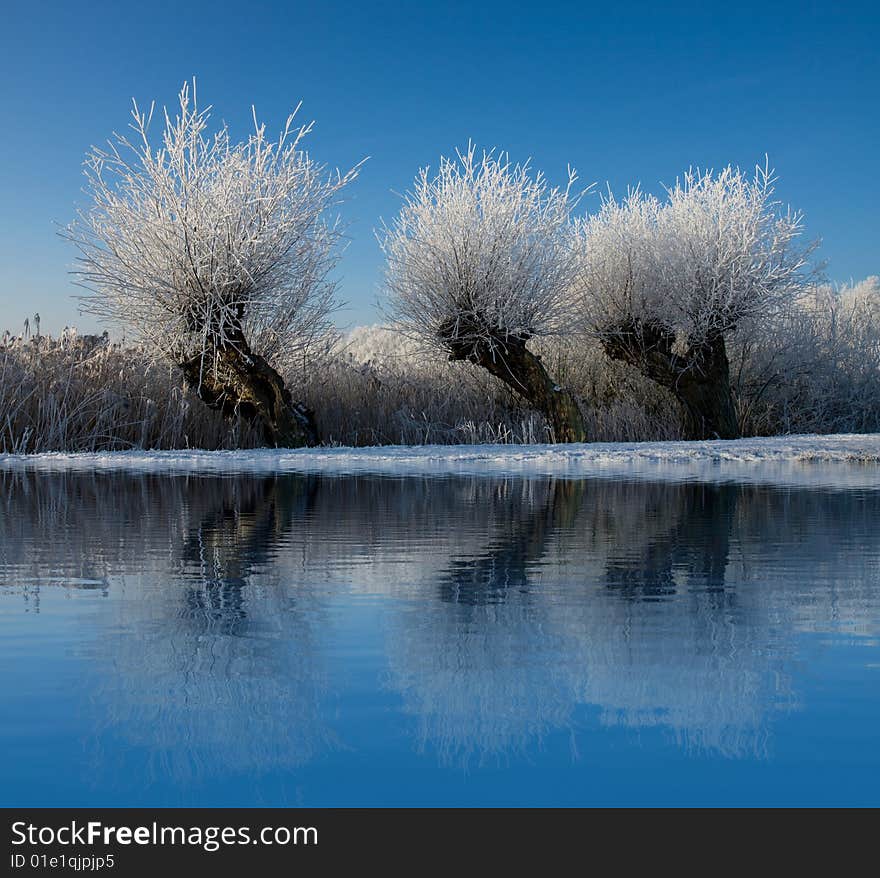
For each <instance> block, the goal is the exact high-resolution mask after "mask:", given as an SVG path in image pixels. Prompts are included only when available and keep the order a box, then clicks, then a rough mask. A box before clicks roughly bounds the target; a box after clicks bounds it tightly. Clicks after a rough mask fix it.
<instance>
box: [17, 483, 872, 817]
mask: <svg viewBox="0 0 880 878" xmlns="http://www.w3.org/2000/svg"><path fill="white" fill-rule="evenodd" d="M0 481H2V483H3V484H2V488H3V492H2V496H3V500H2V518H0V638H2V639H0V658H2V661H3V664H4V666H5V667H7V668H12V669H13V672H12V673H7V674H5V675H4V678H3V679H4V683H3V684H2V693H0V694H2V698H3V703H4V705H5V707H4V715H5V721H4V724H3V728H2V733H0V743H2V745H3V751H2V752H3V754H4V755H3V757H2V759H3V774H2V781H3V783H2V788H3V789H4V791H5V798H6V800H7V803H10V804H11V803H15V804H20V803H23V802H33V803H40V804H88V803H95V804H100V803H107V804H122V803H130V804H184V805H185V804H234V803H238V804H284V803H292V804H296V803H303V804H380V803H384V804H415V803H419V804H434V803H436V804H450V803H455V804H490V803H495V804H529V803H536V804H553V803H556V802H558V803H560V804H572V803H601V802H616V801H623V802H627V801H629V802H633V803H636V802H664V801H668V802H679V801H681V802H709V801H717V802H725V801H730V802H736V801H749V802H756V803H761V802H783V801H788V802H794V803H796V802H797V801H812V802H826V801H827V802H849V801H859V802H863V801H865V802H866V801H872V802H874V803H875V804H876V803H877V798H876V792H875V790H876V788H877V782H878V781H880V770H878V755H877V753H876V748H875V746H874V742H875V741H876V739H877V735H878V732H880V705H878V695H880V667H878V665H880V652H878V649H877V647H878V644H880V577H878V570H880V566H878V561H880V544H878V540H877V538H876V534H877V533H878V525H880V491H877V490H871V489H868V488H865V487H859V488H852V487H850V488H848V489H846V490H834V489H831V488H828V487H825V488H821V489H819V488H801V487H793V486H789V487H784V488H774V487H772V486H769V485H747V484H725V485H709V484H700V483H675V482H672V481H663V482H648V481H641V482H634V481H625V480H598V479H594V480H583V481H578V480H556V479H552V478H535V479H517V478H479V477H469V476H450V477H446V478H417V477H409V478H405V479H394V478H388V477H379V476H358V477H345V478H329V477H322V476H297V475H288V476H282V477H262V476H260V477H256V476H240V477H239V476H237V477H226V478H219V477H213V478H199V477H195V476H175V477H170V476H165V477H163V476H160V475H130V474H129V475H125V474H98V475H87V474H74V473H67V474H62V473H58V474H48V473H43V474H36V473H28V472H14V473H13V472H8V473H0ZM878 484H880V479H878ZM832 765H833V766H836V768H835V770H834V771H830V770H829V766H832Z"/></svg>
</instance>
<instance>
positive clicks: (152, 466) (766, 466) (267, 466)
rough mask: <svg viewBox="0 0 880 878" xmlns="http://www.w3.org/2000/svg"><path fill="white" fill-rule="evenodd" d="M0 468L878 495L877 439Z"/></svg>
mask: <svg viewBox="0 0 880 878" xmlns="http://www.w3.org/2000/svg"><path fill="white" fill-rule="evenodd" d="M0 469H4V470H16V469H38V470H46V471H80V472H82V471H106V470H123V471H131V472H141V473H142V472H157V473H159V472H174V473H192V474H217V475H223V474H233V473H258V474H272V473H288V472H303V473H305V472H312V473H315V472H320V473H327V474H350V473H379V474H386V475H392V476H402V475H442V474H455V473H460V474H469V475H496V476H499V475H522V476H530V477H535V476H548V475H553V476H561V477H568V478H578V477H590V476H593V477H609V476H610V477H621V478H648V479H651V478H657V479H663V480H668V479H673V480H696V481H711V482H714V481H758V482H783V483H797V484H830V485H841V486H858V485H864V486H868V487H880V434H871V435H837V436H778V437H771V438H757V439H755V438H753V439H737V440H732V441H711V442H640V443H596V444H582V445H581V444H579V445H424V446H412V445H409V446H382V447H371V448H303V449H261V450H249V451H200V450H182V451H120V452H99V453H82V454H66V453H51V454H35V455H11V454H4V455H0Z"/></svg>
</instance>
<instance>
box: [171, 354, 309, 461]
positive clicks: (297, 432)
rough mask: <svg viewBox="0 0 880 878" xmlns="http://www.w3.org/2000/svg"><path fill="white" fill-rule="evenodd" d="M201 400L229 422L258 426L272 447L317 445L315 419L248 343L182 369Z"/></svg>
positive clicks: (207, 357)
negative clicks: (235, 420) (237, 420)
mask: <svg viewBox="0 0 880 878" xmlns="http://www.w3.org/2000/svg"><path fill="white" fill-rule="evenodd" d="M180 368H181V371H182V372H183V375H184V378H185V379H186V382H187V383H188V384H189V386H190V387H192V388H193V390H195V392H196V394H197V395H198V397H199V399H201V400H202V401H203V402H204V403H205V404H206V405H208V406H209V407H210V408H212V409H216V410H218V411H220V412H222V413H223V415H224V416H225V417H233V416H234V415H236V414H239V415H241V416H242V417H243V418H244V419H245V420H246V421H248V422H249V423H252V424H256V425H259V427H260V429H261V430H262V433H263V439H264V441H265V442H266V444H267V445H270V446H274V447H278V448H297V447H300V446H303V445H317V444H318V434H317V430H316V428H315V421H314V415H313V413H312V412H311V411H310V410H309V409H307V408H306V407H305V406H304V405H302V404H301V403H296V402H294V401H293V399H292V398H291V396H290V392H289V391H288V390H287V388H286V387H285V386H284V379H283V378H282V377H281V375H279V374H278V372H277V371H276V370H275V369H274V368H273V367H272V366H271V365H270V364H269V363H268V362H267V361H266V360H265V359H264V358H263V357H261V356H260V355H259V354H255V353H253V352H252V351H251V350H250V348H249V346H248V344H247V342H246V341H245V339H244V338H243V337H242V338H239V339H237V340H236V341H235V343H234V344H228V345H226V346H225V347H223V348H221V349H219V350H215V351H209V352H206V353H205V355H204V357H202V356H197V357H193V358H192V359H190V360H187V361H185V362H183V363H181V364H180Z"/></svg>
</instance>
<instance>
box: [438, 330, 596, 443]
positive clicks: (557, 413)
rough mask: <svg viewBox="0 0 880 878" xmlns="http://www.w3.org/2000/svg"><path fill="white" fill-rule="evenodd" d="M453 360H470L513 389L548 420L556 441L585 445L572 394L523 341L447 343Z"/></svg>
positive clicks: (583, 431) (517, 339)
mask: <svg viewBox="0 0 880 878" xmlns="http://www.w3.org/2000/svg"><path fill="white" fill-rule="evenodd" d="M447 347H448V349H449V351H450V355H449V359H450V360H467V361H469V362H471V363H476V364H477V365H478V366H482V367H483V368H484V369H486V371H488V372H490V373H491V374H492V375H494V376H495V377H496V378H500V379H501V380H502V381H503V382H504V383H505V384H507V385H508V386H509V387H512V388H513V389H514V390H515V391H516V392H517V393H518V394H520V396H522V397H523V398H524V399H525V400H526V401H527V402H528V403H529V404H530V405H532V406H534V408H536V409H537V410H538V411H539V412H540V413H541V414H542V415H543V416H544V417H545V418H546V419H547V422H548V424H549V425H550V427H551V429H552V431H553V432H552V436H553V441H554V442H586V441H587V431H586V427H585V426H584V419H583V415H581V410H580V408H579V407H578V404H577V401H576V400H575V398H574V396H573V395H572V394H571V392H570V391H568V390H566V389H565V388H564V387H561V386H560V385H558V384H557V383H556V382H555V381H554V380H553V379H552V378H551V377H550V375H548V374H547V370H546V369H545V368H544V364H543V363H542V362H541V358H540V357H538V356H536V355H535V354H533V353H532V352H531V351H530V350H529V349H528V348H527V347H526V343H525V341H524V340H523V339H519V338H516V337H508V338H506V339H503V340H501V339H495V340H493V342H492V343H491V344H490V343H489V342H484V341H480V342H476V343H472V342H468V343H466V344H465V343H460V342H456V341H455V340H454V339H450V340H447Z"/></svg>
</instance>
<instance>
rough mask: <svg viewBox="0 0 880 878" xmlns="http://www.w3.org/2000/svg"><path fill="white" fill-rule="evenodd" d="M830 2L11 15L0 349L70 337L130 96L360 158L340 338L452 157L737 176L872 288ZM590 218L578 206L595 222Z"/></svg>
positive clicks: (590, 202) (846, 10)
mask: <svg viewBox="0 0 880 878" xmlns="http://www.w3.org/2000/svg"><path fill="white" fill-rule="evenodd" d="M875 5H876V4H868V3H847V4H842V6H843V8H838V4H833V3H810V2H804V0H801V2H790V3H782V2H780V3H773V2H766V3H755V4H753V3H750V2H737V3H704V4H701V3H692V4H681V3H668V4H663V3H660V2H656V3H646V4H643V3H631V4H615V3H609V2H604V3H597V4H593V3H589V2H584V3H560V2H553V0H547V2H543V3H518V4H517V3H496V2H494V0H486V2H481V3H479V4H471V3H457V2H446V3H437V2H424V3H391V2H369V3H351V4H348V3H345V4H343V3H334V2H307V3H299V2H274V3H271V2H257V0H252V2H248V3H242V4H236V5H235V7H234V8H231V9H226V8H225V6H224V4H222V3H218V2H212V3H207V2H201V0H190V2H185V3H184V2H180V0H178V2H174V3H168V2H165V0H158V2H154V0H149V2H146V3H137V4H135V3H131V2H125V0H118V2H115V3H104V2H77V3H74V2H68V3H61V2H30V3H25V2H13V3H11V2H8V0H7V2H6V3H4V8H3V19H2V34H0V108H2V119H3V136H2V137H0V193H2V194H0V267H2V276H3V283H2V285H0V309H2V320H0V328H10V329H15V330H18V329H19V328H20V326H21V324H22V321H23V320H24V318H25V317H26V316H28V315H30V314H33V313H34V311H39V312H40V314H41V316H42V321H43V328H44V329H46V330H49V331H51V332H57V331H58V330H59V329H60V328H61V327H62V326H63V325H64V324H67V323H71V324H74V323H75V324H77V325H78V326H80V328H82V329H93V328H95V327H96V325H97V324H96V323H95V322H94V320H92V319H91V318H88V317H81V316H79V315H78V314H77V303H76V301H75V299H74V298H72V297H73V296H74V295H76V294H77V292H78V290H77V288H76V287H74V286H73V284H72V283H71V281H70V278H69V276H68V274H67V272H68V269H69V268H70V266H71V263H72V260H73V256H74V254H73V252H72V249H71V247H70V245H69V244H67V243H66V242H64V241H63V240H61V239H60V238H58V237H57V236H56V234H55V225H54V224H55V223H66V222H68V221H69V220H70V219H72V217H73V214H74V210H75V207H76V205H77V204H82V203H83V196H82V194H81V191H80V190H81V185H82V178H81V163H82V158H83V155H84V153H85V152H86V150H87V149H88V147H89V146H90V145H91V144H93V143H97V142H100V141H102V140H103V139H105V138H106V137H107V136H108V135H109V134H110V132H111V131H112V130H113V129H119V128H121V127H123V126H124V125H125V124H126V122H127V113H128V109H129V106H130V100H131V98H132V97H137V98H138V100H139V101H141V102H142V103H149V101H150V100H151V99H156V101H157V103H158V104H162V103H167V104H172V103H173V102H174V100H175V96H176V93H177V91H178V89H179V87H180V85H181V83H182V82H183V81H184V80H186V79H189V78H191V77H192V76H196V77H197V78H198V84H199V85H198V87H199V95H200V100H201V101H202V102H204V103H211V104H213V105H214V107H215V113H216V116H217V118H222V119H225V120H226V121H228V122H229V124H230V126H231V127H232V128H233V130H234V131H235V132H239V133H241V134H244V133H246V131H247V124H248V122H249V118H250V105H251V104H252V103H254V104H256V106H257V109H258V112H259V114H260V116H261V117H262V118H263V119H265V120H266V121H267V122H268V123H269V127H277V126H280V124H281V123H282V122H283V119H284V117H285V115H286V113H287V112H288V111H289V109H291V108H292V107H293V106H295V105H296V103H297V102H298V101H299V100H301V99H302V101H303V108H302V111H301V112H302V118H303V119H304V120H308V119H315V120H316V128H315V132H314V134H313V135H312V136H311V137H310V140H309V145H310V149H311V151H312V153H313V154H314V155H315V156H316V158H319V159H320V160H322V161H324V162H326V163H328V164H330V165H332V166H336V165H338V166H344V167H349V166H351V165H352V164H354V163H356V162H357V161H358V160H360V159H361V158H363V157H364V156H370V160H369V161H368V162H367V164H366V166H365V167H364V169H363V172H362V175H361V177H360V179H359V180H358V181H357V183H356V184H355V185H354V187H353V188H352V189H351V191H350V193H349V201H348V203H347V204H346V205H345V207H344V208H343V216H344V219H345V220H346V221H347V222H349V223H350V229H349V235H350V238H351V243H350V245H349V249H348V251H347V252H346V254H345V256H344V258H343V261H342V263H341V265H340V272H339V273H340V276H341V284H340V291H341V294H342V296H343V298H345V299H346V300H348V302H349V305H348V307H347V308H346V309H345V310H343V311H342V312H340V314H339V315H338V318H337V319H338V322H340V324H342V325H353V324H358V323H365V322H374V321H375V320H376V319H378V318H377V313H376V310H375V302H376V300H377V298H378V297H379V296H380V294H381V289H380V282H381V266H382V260H381V254H380V251H379V248H378V245H377V243H376V240H375V237H374V229H375V228H376V227H377V225H378V224H379V221H380V219H381V218H383V217H384V218H386V219H390V218H391V217H392V216H393V215H394V214H395V212H396V210H397V208H398V206H399V203H400V200H399V196H398V195H397V194H396V193H399V192H402V191H404V190H406V189H407V188H408V187H409V185H410V183H411V181H412V179H413V177H414V175H415V173H416V171H417V170H418V168H419V167H420V166H422V165H425V164H431V165H436V161H437V158H438V156H439V155H440V154H449V153H451V152H452V151H453V150H454V149H455V147H456V146H459V145H462V144H465V143H466V142H467V140H468V139H469V138H471V139H473V140H474V141H475V142H477V143H478V144H480V145H481V146H495V147H501V148H504V149H506V150H508V151H509V152H510V154H511V158H513V159H514V160H521V159H525V158H527V157H531V158H532V162H533V165H534V167H536V168H540V169H542V170H544V171H545V173H546V174H547V175H548V177H549V178H550V179H551V180H553V181H558V182H562V181H563V180H564V177H565V170H566V166H567V164H569V163H570V164H572V165H574V167H576V168H577V170H578V172H579V174H580V177H581V180H582V181H583V182H584V183H589V182H593V181H597V182H599V183H600V184H601V185H602V186H604V184H605V183H606V182H608V183H610V184H611V186H612V187H613V188H614V189H615V191H622V190H624V189H625V187H626V186H627V185H628V184H630V183H637V182H640V183H641V184H642V185H643V186H644V187H645V188H647V189H653V190H656V189H658V188H660V183H662V182H667V183H668V182H671V181H672V180H673V179H674V178H675V176H676V174H678V173H680V172H681V171H682V170H684V169H685V168H687V167H688V166H689V165H699V166H703V167H716V168H717V167H720V166H723V165H725V164H728V163H733V164H739V165H741V166H744V167H746V166H748V167H751V166H752V165H754V164H755V163H756V162H758V161H761V160H762V159H763V156H764V154H765V153H768V154H769V156H770V161H771V163H772V164H773V165H774V166H775V167H776V169H777V172H778V173H779V175H780V178H781V179H780V183H779V186H778V188H777V191H778V193H779V195H780V197H781V198H782V199H784V200H785V201H787V202H790V203H791V204H792V205H794V206H795V207H797V208H799V209H801V210H803V211H804V213H805V215H806V220H807V229H808V232H809V234H810V236H812V237H821V238H822V240H823V245H822V248H821V254H822V256H823V257H824V258H825V259H827V260H829V265H828V269H827V273H828V275H829V277H830V278H831V279H833V280H835V281H846V280H848V279H850V278H854V279H860V278H862V277H864V276H866V275H869V274H880V253H878V246H877V245H878V239H880V234H878V229H880V223H878V220H877V205H878V203H880V174H878V145H880V121H878V120H880V50H878V46H880V39H878V38H880V12H878V11H877V10H876V9H875V8H872V7H873V6H875ZM597 203H598V196H596V195H593V196H590V197H588V198H587V199H586V200H585V201H584V202H582V204H583V206H584V207H585V208H586V209H592V208H594V207H595V206H596V205H597Z"/></svg>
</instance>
